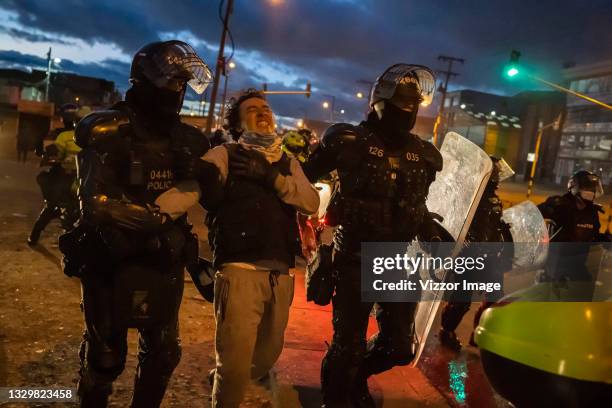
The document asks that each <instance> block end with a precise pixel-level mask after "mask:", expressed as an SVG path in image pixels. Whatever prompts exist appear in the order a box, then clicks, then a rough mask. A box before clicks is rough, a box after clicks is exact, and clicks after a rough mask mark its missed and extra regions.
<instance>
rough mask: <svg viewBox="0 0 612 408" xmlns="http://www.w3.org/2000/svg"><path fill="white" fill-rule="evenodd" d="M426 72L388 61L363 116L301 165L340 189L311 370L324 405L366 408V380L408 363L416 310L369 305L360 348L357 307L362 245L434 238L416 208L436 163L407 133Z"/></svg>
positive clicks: (421, 207)
mask: <svg viewBox="0 0 612 408" xmlns="http://www.w3.org/2000/svg"><path fill="white" fill-rule="evenodd" d="M434 90H435V79H434V75H433V73H432V71H431V70H430V69H428V68H426V67H424V66H419V65H408V64H396V65H393V66H391V67H390V68H388V69H387V70H386V71H385V72H384V73H383V74H382V75H381V76H380V77H379V78H378V79H377V81H376V83H375V84H374V86H373V89H372V94H371V97H370V106H371V111H370V113H369V115H368V117H367V119H366V120H365V121H364V122H362V123H361V124H360V125H358V126H353V125H350V124H346V123H340V124H336V125H333V126H331V127H330V128H329V129H327V131H326V132H325V134H324V135H323V137H322V140H321V143H320V145H319V146H318V147H317V148H316V149H315V151H314V152H313V153H312V155H311V157H310V159H309V161H308V162H307V163H305V164H304V165H303V166H304V171H305V173H306V175H307V176H308V178H309V179H310V180H311V181H312V182H314V181H316V180H317V179H319V178H321V177H323V176H325V175H327V174H328V173H329V172H331V171H333V170H337V171H338V176H339V183H340V188H339V190H338V193H337V194H335V196H334V198H333V200H332V203H331V204H330V206H329V208H328V212H327V216H326V218H327V221H328V223H329V224H330V225H332V226H334V225H335V226H337V227H336V230H335V233H334V251H335V255H334V269H335V270H336V273H337V281H336V291H335V295H334V298H333V326H334V337H333V341H332V344H331V346H330V348H329V350H328V352H327V354H326V356H325V358H324V360H323V364H322V369H321V380H322V391H323V402H324V405H325V406H326V407H345V406H373V400H372V397H371V395H370V394H369V391H368V386H367V378H368V377H369V376H370V375H372V374H377V373H381V372H383V371H386V370H388V369H390V368H392V367H393V366H396V365H406V364H408V363H410V362H411V361H412V359H413V358H414V356H415V344H414V340H413V337H414V314H415V309H416V303H379V304H377V309H376V319H377V321H378V325H379V329H380V332H379V333H378V334H376V335H374V336H373V337H372V338H370V339H369V341H368V342H367V344H366V339H365V336H366V329H367V325H368V317H369V314H370V311H371V309H372V306H373V304H372V303H368V302H361V297H360V293H361V292H360V282H361V281H360V245H361V242H362V241H411V240H413V239H414V238H415V237H417V236H419V237H420V238H421V239H423V240H424V241H433V240H440V239H441V238H440V235H441V233H440V232H439V230H438V228H437V225H438V224H437V223H436V222H435V221H433V220H432V217H431V215H430V213H429V211H428V210H427V207H426V205H425V201H426V198H427V194H428V190H429V186H430V184H431V183H432V181H433V180H434V179H435V175H436V172H438V171H440V170H441V169H442V156H441V154H440V152H439V151H438V150H437V149H436V148H435V146H433V145H432V144H431V143H428V142H426V141H423V140H421V139H420V138H419V137H418V136H416V135H414V134H412V133H410V130H411V129H412V127H413V126H414V124H415V121H416V117H417V112H418V108H419V105H420V104H427V103H430V102H431V99H432V97H433V94H434Z"/></svg>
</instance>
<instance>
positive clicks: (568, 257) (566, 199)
mask: <svg viewBox="0 0 612 408" xmlns="http://www.w3.org/2000/svg"><path fill="white" fill-rule="evenodd" d="M567 189H568V192H567V193H565V194H564V195H562V196H553V197H549V198H548V199H547V200H546V201H545V202H543V203H542V204H540V205H538V208H539V209H540V212H541V213H542V216H543V217H544V219H545V220H546V222H547V224H548V225H549V233H550V237H551V238H550V241H551V243H552V244H551V246H550V248H549V255H548V261H547V265H546V268H545V273H544V274H543V275H541V276H540V277H539V279H540V280H541V281H554V282H559V281H566V280H567V281H590V280H592V277H591V275H590V273H589V272H588V270H587V267H586V261H587V257H588V253H589V249H590V247H591V245H592V243H593V242H609V241H610V237H609V234H608V233H600V231H599V230H600V228H601V224H600V222H599V213H600V212H602V213H603V212H604V210H603V208H602V207H601V205H599V204H596V203H595V202H594V200H595V198H597V197H599V196H601V195H602V194H603V188H602V185H601V181H600V178H599V176H598V175H597V174H595V173H592V172H590V171H587V170H579V171H577V172H576V173H574V174H573V175H572V177H571V178H570V180H569V182H568V183H567Z"/></svg>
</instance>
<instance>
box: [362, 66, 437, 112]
mask: <svg viewBox="0 0 612 408" xmlns="http://www.w3.org/2000/svg"><path fill="white" fill-rule="evenodd" d="M435 90H436V79H435V77H434V74H433V72H432V71H431V70H430V69H429V68H427V67H425V66H423V65H412V64H397V65H394V66H392V67H391V68H389V69H388V70H387V71H386V72H385V73H384V74H383V75H382V76H381V77H380V78H379V79H378V81H377V86H375V87H374V89H372V93H373V95H372V98H371V102H376V100H380V99H387V100H390V101H391V102H392V103H393V104H394V105H395V106H397V107H398V108H400V109H402V110H410V111H412V110H414V109H412V106H413V105H419V104H421V105H423V106H427V105H429V104H431V102H432V101H433V97H434V93H435Z"/></svg>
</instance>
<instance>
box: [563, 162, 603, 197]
mask: <svg viewBox="0 0 612 408" xmlns="http://www.w3.org/2000/svg"><path fill="white" fill-rule="evenodd" d="M567 189H568V190H569V191H570V193H572V194H573V195H574V196H578V197H580V198H582V199H583V200H586V201H593V200H595V199H596V198H597V197H600V196H601V195H603V187H602V186H601V180H600V178H599V176H598V175H597V174H595V173H593V172H591V171H588V170H579V171H577V172H575V173H574V174H573V175H572V177H571V178H570V179H569V181H568V182H567Z"/></svg>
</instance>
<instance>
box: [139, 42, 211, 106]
mask: <svg viewBox="0 0 612 408" xmlns="http://www.w3.org/2000/svg"><path fill="white" fill-rule="evenodd" d="M142 68H143V73H144V75H145V76H146V77H147V78H148V79H149V80H150V81H151V82H153V84H155V86H157V87H158V88H165V89H168V90H170V91H174V92H179V91H181V90H182V88H183V87H184V86H185V83H187V84H188V85H189V86H190V87H191V89H193V90H194V91H195V92H196V93H197V94H201V93H203V92H204V91H205V90H206V87H207V86H208V85H209V84H210V83H211V82H212V79H213V75H212V72H211V71H210V69H209V68H208V66H207V65H206V63H205V62H204V61H203V60H202V59H201V58H200V57H199V56H198V55H197V54H196V52H195V51H194V49H193V48H191V46H189V45H188V44H185V43H183V42H179V41H177V42H171V43H168V44H167V45H166V46H165V47H164V48H163V49H162V50H160V51H159V52H156V53H155V55H153V57H152V62H151V63H150V64H146V65H144V66H143V67H142Z"/></svg>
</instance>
